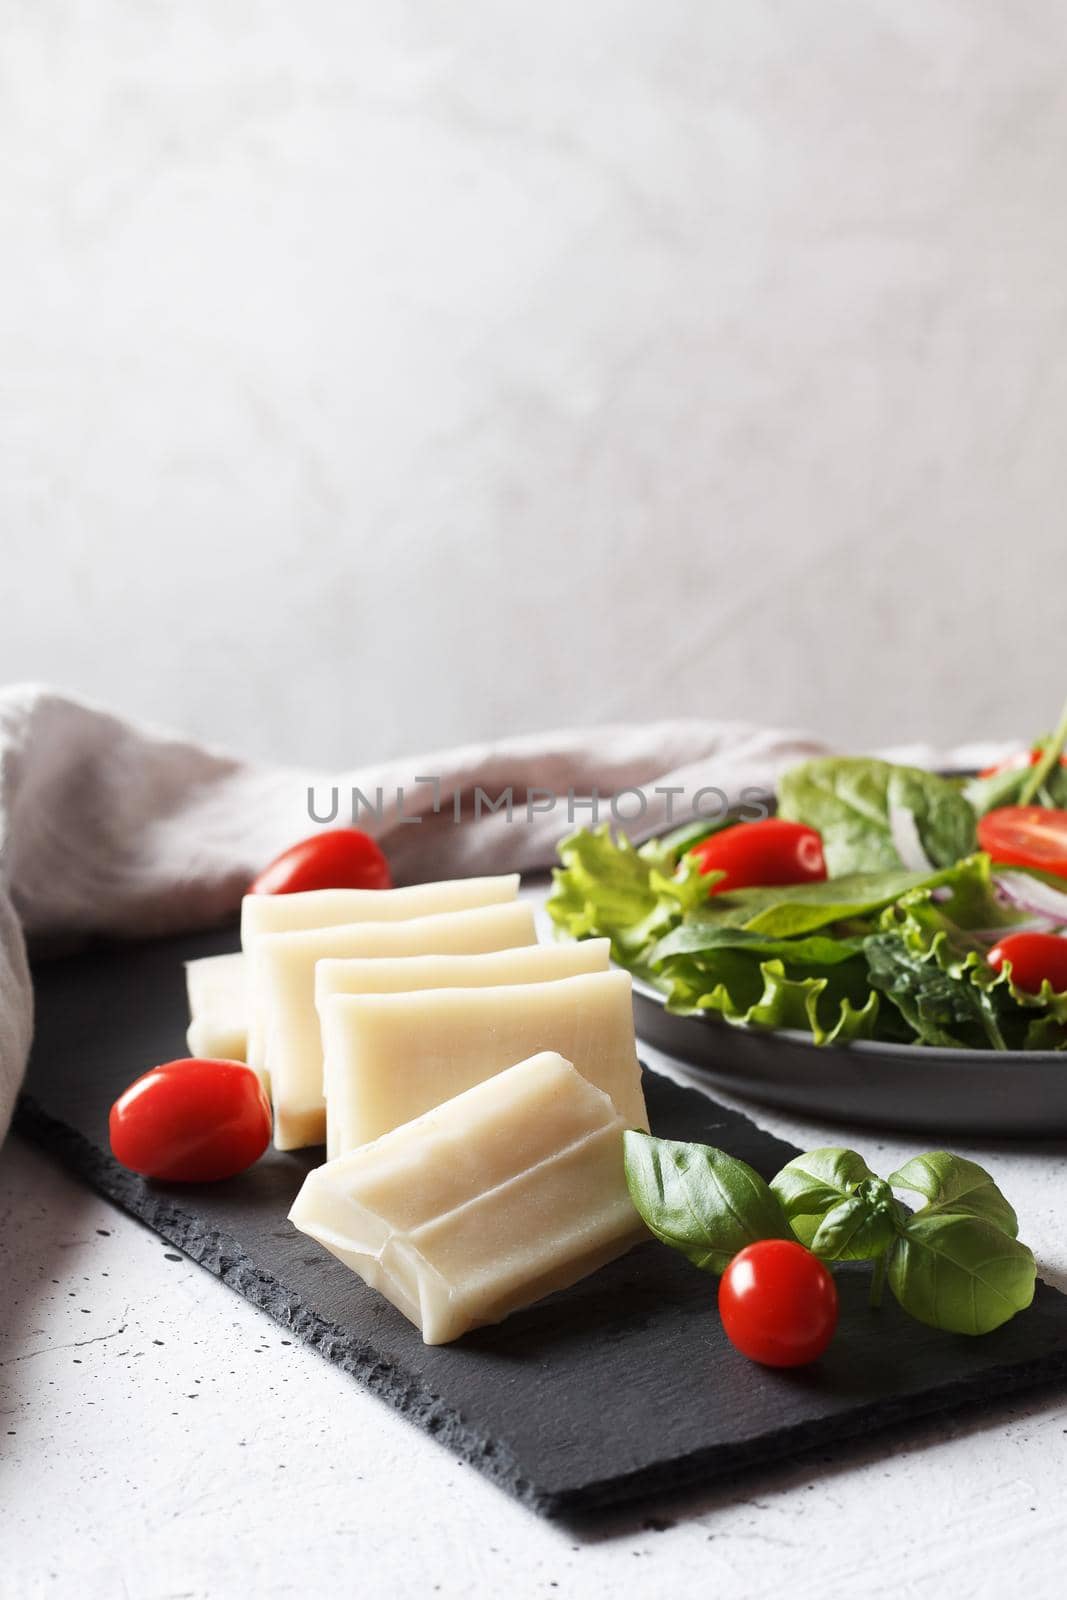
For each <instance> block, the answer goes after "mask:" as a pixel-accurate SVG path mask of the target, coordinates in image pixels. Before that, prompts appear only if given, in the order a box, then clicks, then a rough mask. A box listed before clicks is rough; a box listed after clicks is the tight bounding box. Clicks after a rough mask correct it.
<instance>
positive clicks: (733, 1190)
mask: <svg viewBox="0 0 1067 1600" xmlns="http://www.w3.org/2000/svg"><path fill="white" fill-rule="evenodd" d="M623 1144H624V1152H625V1164H626V1182H627V1184H628V1186H629V1189H630V1195H631V1197H632V1199H633V1203H634V1205H635V1206H636V1208H637V1210H638V1212H639V1213H640V1215H641V1217H642V1218H643V1220H644V1222H645V1225H646V1226H647V1228H648V1230H649V1232H650V1233H653V1234H654V1235H655V1237H656V1238H657V1239H660V1240H662V1242H663V1243H664V1244H669V1245H671V1246H672V1247H673V1248H674V1249H675V1250H680V1251H681V1252H682V1254H683V1255H684V1256H686V1257H687V1258H688V1259H689V1260H690V1261H691V1262H692V1263H693V1265H694V1266H697V1267H700V1268H701V1269H702V1270H703V1271H704V1272H714V1273H722V1272H725V1271H726V1268H727V1267H728V1266H729V1264H730V1262H731V1261H732V1260H733V1258H734V1256H735V1255H736V1254H737V1252H738V1251H739V1250H743V1249H744V1248H745V1246H746V1245H749V1244H754V1243H755V1242H756V1240H757V1239H787V1238H788V1237H789V1229H788V1227H787V1225H786V1220H785V1217H784V1216H783V1215H782V1210H781V1207H780V1206H779V1204H778V1201H777V1200H776V1199H775V1197H774V1195H773V1194H772V1193H771V1191H770V1189H769V1188H768V1186H767V1184H766V1183H765V1182H764V1181H763V1179H762V1178H761V1177H760V1175H759V1173H758V1172H755V1171H754V1170H753V1169H752V1167H750V1166H747V1165H746V1163H745V1162H744V1161H738V1160H737V1159H736V1158H735V1157H734V1156H728V1155H727V1154H726V1152H725V1151H724V1150H716V1149H713V1148H712V1147H711V1146H710V1145H703V1144H683V1143H680V1142H679V1141H677V1140H675V1139H656V1138H653V1137H652V1135H651V1134H647V1133H637V1132H634V1131H629V1132H627V1133H626V1134H624V1136H623Z"/></svg>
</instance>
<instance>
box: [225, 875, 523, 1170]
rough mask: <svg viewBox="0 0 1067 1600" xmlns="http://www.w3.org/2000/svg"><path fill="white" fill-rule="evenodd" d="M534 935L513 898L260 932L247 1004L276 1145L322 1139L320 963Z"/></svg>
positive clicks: (506, 946)
mask: <svg viewBox="0 0 1067 1600" xmlns="http://www.w3.org/2000/svg"><path fill="white" fill-rule="evenodd" d="M496 881H498V880H496ZM428 887H434V886H433V885H429V886H428ZM387 892H388V891H383V893H387ZM396 892H397V893H399V892H400V891H399V890H398V891H396ZM279 898H282V897H279ZM288 898H290V899H294V898H297V897H296V896H289V897H288ZM536 938H537V930H536V926H535V923H534V914H533V910H532V908H531V906H530V905H528V904H527V903H525V902H522V901H518V900H512V901H510V902H506V903H503V904H499V905H489V906H479V907H475V908H472V909H471V910H468V911H453V912H443V913H442V914H441V915H439V916H425V917H412V918H409V919H408V920H406V921H397V922H381V921H379V922H357V923H352V924H346V925H341V926H339V927H323V928H307V929H303V930H301V931H299V932H295V933H264V934H261V935H260V936H259V937H258V939H257V940H256V942H255V946H254V951H253V964H252V984H253V986H254V993H253V996H252V1001H251V1004H252V1010H253V1012H254V1014H255V1016H256V1017H257V1018H258V1022H259V1028H260V1038H261V1041H262V1043H261V1048H260V1050H259V1053H258V1061H256V1062H255V1064H256V1065H260V1066H262V1067H264V1068H265V1069H266V1073H267V1076H268V1078H269V1079H270V1082H271V1087H272V1094H273V1098H274V1142H275V1144H276V1145H277V1146H278V1148H279V1149H280V1150H295V1149H299V1148H300V1147H302V1146H304V1145H309V1144H322V1143H323V1141H324V1140H325V1138H326V1105H325V1101H324V1099H323V1052H322V1036H321V1034H320V1031H319V1019H318V1015H317V1013H316V1011H315V967H316V965H317V963H318V962H320V961H322V960H324V959H326V958H329V957H348V958H352V957H360V958H363V959H372V960H375V961H377V960H385V959H388V958H390V957H396V956H418V955H429V954H437V953H441V954H449V955H477V954H480V953H482V952H484V951H491V950H510V949H513V948H515V947H516V946H524V945H533V944H534V942H535V940H536ZM527 1053H528V1052H527ZM250 1059H252V1058H251V1052H250ZM515 1059H516V1060H518V1057H516V1058H515Z"/></svg>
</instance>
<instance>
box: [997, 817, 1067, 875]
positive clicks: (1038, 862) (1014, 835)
mask: <svg viewBox="0 0 1067 1600" xmlns="http://www.w3.org/2000/svg"><path fill="white" fill-rule="evenodd" d="M978 843H979V844H980V846H981V847H982V849H983V850H985V851H986V852H987V854H989V855H991V856H992V858H993V860H994V861H999V862H1001V863H1002V864H1003V865H1004V866H1011V867H1038V868H1040V869H1041V870H1042V871H1043V872H1054V873H1058V874H1059V876H1060V877H1067V811H1053V810H1052V809H1051V808H1050V807H1048V806H1000V807H999V808H998V809H997V810H996V811H987V812H986V814H985V816H984V817H979V819H978Z"/></svg>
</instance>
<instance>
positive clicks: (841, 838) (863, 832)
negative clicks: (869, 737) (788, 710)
mask: <svg viewBox="0 0 1067 1600" xmlns="http://www.w3.org/2000/svg"><path fill="white" fill-rule="evenodd" d="M897 809H900V810H904V811H910V812H911V814H912V816H913V817H914V818H915V825H916V828H917V829H918V834H919V839H920V842H921V844H922V847H923V850H924V852H925V854H926V856H927V858H928V859H929V860H930V861H931V862H932V863H933V865H934V866H935V867H948V866H951V865H952V864H953V862H956V861H959V860H960V858H961V857H963V856H966V855H969V854H970V853H971V851H972V850H973V849H974V843H975V817H974V811H973V809H972V807H971V805H970V803H969V802H968V801H967V800H966V799H965V798H964V796H963V795H962V794H961V793H960V790H959V787H958V786H957V785H956V784H955V783H953V782H952V781H951V780H950V779H948V778H940V777H938V776H937V774H936V773H933V772H923V771H922V770H921V769H920V768H919V767H899V766H894V765H892V764H891V763H890V762H888V761H877V760H874V759H873V758H867V757H837V756H831V757H827V758H824V759H822V760H819V761H806V762H804V763H803V764H802V765H801V766H798V767H793V768H791V769H790V770H789V771H788V772H787V773H786V774H785V775H784V777H783V778H782V779H781V781H780V782H779V785H778V814H779V816H782V817H788V818H790V819H791V820H792V821H794V822H805V823H807V824H808V826H809V827H812V828H817V829H818V830H819V832H820V833H821V834H822V842H823V851H824V852H825V855H826V865H827V867H828V869H829V872H830V876H831V878H834V877H839V876H841V875H842V874H844V873H851V872H884V871H890V870H892V869H893V868H894V867H899V866H900V865H901V861H900V856H899V854H898V852H897V847H896V845H895V844H894V842H893V831H892V826H891V822H890V818H891V816H892V813H893V812H894V811H895V810H897Z"/></svg>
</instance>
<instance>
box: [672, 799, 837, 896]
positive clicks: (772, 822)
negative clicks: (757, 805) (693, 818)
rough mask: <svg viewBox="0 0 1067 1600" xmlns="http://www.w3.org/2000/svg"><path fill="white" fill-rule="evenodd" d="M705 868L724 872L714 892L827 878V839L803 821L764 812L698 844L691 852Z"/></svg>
mask: <svg viewBox="0 0 1067 1600" xmlns="http://www.w3.org/2000/svg"><path fill="white" fill-rule="evenodd" d="M690 853H691V854H692V855H693V856H694V857H695V859H696V863H697V866H698V867H699V868H700V871H701V872H705V873H707V872H725V874H726V876H725V878H722V879H720V881H719V882H718V883H714V884H712V886H711V888H710V889H709V890H708V893H709V894H729V892H730V890H731V889H750V888H755V887H758V886H761V885H765V884H766V885H774V886H778V885H781V884H785V883H819V882H821V881H822V880H823V879H824V878H825V877H826V859H825V857H824V856H823V850H822V838H821V836H820V835H819V834H818V833H816V831H815V829H814V828H808V827H805V825H804V824H803V823H802V822H786V821H785V820H784V818H782V817H765V818H764V820H763V821H762V822H738V823H736V824H735V825H734V826H733V827H732V828H726V829H724V830H723V832H722V833H713V834H712V835H711V838H710V839H705V840H703V841H702V843H700V844H697V845H694V846H693V849H692V851H691V852H690Z"/></svg>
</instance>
